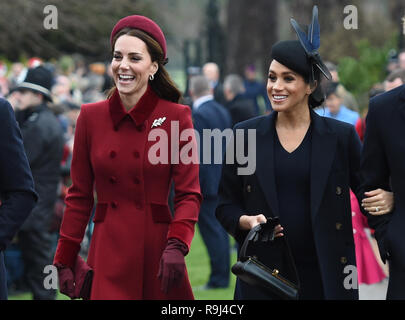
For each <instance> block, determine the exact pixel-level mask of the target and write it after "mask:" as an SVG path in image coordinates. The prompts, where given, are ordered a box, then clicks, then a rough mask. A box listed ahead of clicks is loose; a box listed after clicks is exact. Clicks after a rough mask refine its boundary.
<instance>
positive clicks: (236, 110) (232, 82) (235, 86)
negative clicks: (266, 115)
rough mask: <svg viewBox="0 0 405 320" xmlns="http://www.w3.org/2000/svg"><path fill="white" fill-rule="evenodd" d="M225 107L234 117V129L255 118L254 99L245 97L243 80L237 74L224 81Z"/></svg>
mask: <svg viewBox="0 0 405 320" xmlns="http://www.w3.org/2000/svg"><path fill="white" fill-rule="evenodd" d="M224 96H225V100H226V101H227V102H226V104H225V107H226V108H227V109H228V110H229V113H230V114H231V117H232V127H233V126H234V125H235V124H237V123H238V122H242V121H245V120H248V119H250V118H253V117H255V116H256V115H257V114H256V111H255V106H254V103H253V100H252V99H248V98H246V96H245V85H244V84H243V79H242V78H241V77H240V76H238V75H237V74H230V75H228V76H227V77H226V78H225V81H224Z"/></svg>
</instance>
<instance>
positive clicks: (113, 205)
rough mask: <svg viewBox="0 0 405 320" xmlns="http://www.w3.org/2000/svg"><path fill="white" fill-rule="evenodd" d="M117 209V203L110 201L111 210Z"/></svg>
mask: <svg viewBox="0 0 405 320" xmlns="http://www.w3.org/2000/svg"><path fill="white" fill-rule="evenodd" d="M117 207H118V203H117V202H116V201H111V208H113V209H116V208H117Z"/></svg>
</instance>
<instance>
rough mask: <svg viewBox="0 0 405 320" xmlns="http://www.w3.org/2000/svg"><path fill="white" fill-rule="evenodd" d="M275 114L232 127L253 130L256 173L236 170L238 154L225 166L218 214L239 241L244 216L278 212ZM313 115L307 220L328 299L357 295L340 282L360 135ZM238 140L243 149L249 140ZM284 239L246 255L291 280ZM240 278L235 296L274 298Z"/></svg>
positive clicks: (349, 256)
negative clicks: (243, 173)
mask: <svg viewBox="0 0 405 320" xmlns="http://www.w3.org/2000/svg"><path fill="white" fill-rule="evenodd" d="M276 114H277V113H276V112H272V113H271V114H270V115H268V116H262V117H257V118H254V119H251V120H247V121H245V122H242V123H240V124H238V125H236V126H235V128H234V129H235V130H237V129H244V130H245V132H246V131H247V130H246V129H256V150H257V153H256V170H255V172H254V174H252V175H245V176H242V175H238V174H237V171H236V170H237V169H238V167H240V166H239V165H238V164H237V161H236V159H235V164H226V163H224V165H223V171H222V177H221V182H220V186H219V205H218V207H217V211H216V215H217V218H218V219H219V221H220V222H221V224H222V225H223V227H224V228H225V229H226V230H227V231H228V232H229V233H230V234H231V235H232V236H233V237H234V238H235V239H236V240H237V241H238V243H239V244H242V242H243V240H244V238H245V236H246V234H247V232H245V231H241V230H240V229H239V218H240V217H241V216H242V215H245V214H248V215H258V214H264V215H265V216H270V217H271V216H273V217H274V216H279V209H278V204H277V193H276V192H277V190H276V182H275V174H274V170H275V169H276V168H274V132H275V130H274V126H275V119H276ZM311 118H312V147H311V148H312V150H311V173H310V181H311V182H310V183H311V199H310V203H311V223H312V228H313V232H314V241H315V247H316V252H317V256H318V261H319V268H320V272H321V277H322V282H323V287H324V295H325V298H326V299H357V298H358V290H356V289H349V290H347V289H346V288H345V287H344V282H345V278H346V277H347V276H348V273H345V272H344V271H345V268H346V266H349V265H352V266H355V265H356V259H355V250H354V240H353V227H352V215H351V207H350V192H349V191H350V190H349V189H350V188H351V189H352V190H353V191H354V192H355V193H356V194H360V179H359V167H360V152H361V144H360V140H359V138H358V136H357V133H356V131H355V129H354V127H353V126H352V125H349V124H346V123H343V122H340V121H336V120H334V119H329V118H324V117H321V116H319V115H317V114H316V113H315V112H312V111H311ZM236 143H237V144H238V143H240V141H237V142H236ZM242 143H243V144H244V147H245V150H247V139H245V141H243V142H242ZM235 145H236V144H235ZM235 148H237V146H235ZM228 150H229V149H228ZM227 152H228V151H227ZM286 232H288V231H287V230H286ZM285 239H286V238H284V239H283V238H277V239H276V240H275V241H274V242H273V243H272V244H271V245H263V244H261V245H257V246H255V247H253V248H251V252H249V254H250V255H256V256H258V257H259V258H260V259H261V260H262V261H263V262H264V263H265V264H267V265H269V266H271V267H273V268H274V267H275V268H278V269H279V270H280V271H281V272H282V274H284V275H285V276H286V277H287V278H289V279H291V280H293V279H294V274H293V271H292V269H291V268H290V267H289V265H287V264H286V261H288V260H287V258H286V250H283V248H284V246H283V241H284V240H285ZM287 241H288V239H287ZM346 271H347V270H346ZM238 282H239V283H237V288H239V289H241V290H240V291H239V293H238V292H236V295H235V298H242V299H271V298H272V297H271V296H269V295H266V293H264V292H262V291H260V290H258V289H257V288H255V287H252V286H250V285H247V284H246V283H243V282H241V281H239V280H238Z"/></svg>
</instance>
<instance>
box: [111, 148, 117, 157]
mask: <svg viewBox="0 0 405 320" xmlns="http://www.w3.org/2000/svg"><path fill="white" fill-rule="evenodd" d="M116 155H117V153H116V152H115V151H114V150H111V151H110V158H111V159H114V158H115V156H116Z"/></svg>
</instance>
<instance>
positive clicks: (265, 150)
mask: <svg viewBox="0 0 405 320" xmlns="http://www.w3.org/2000/svg"><path fill="white" fill-rule="evenodd" d="M276 114H277V113H276V112H272V113H271V114H270V115H268V116H267V117H265V118H264V121H262V122H261V123H260V125H259V127H258V128H257V144H256V146H257V147H260V150H257V153H256V155H257V156H256V176H257V178H258V180H259V183H260V186H261V189H262V191H263V193H264V194H265V197H266V200H267V203H268V205H269V207H270V209H271V210H272V212H273V215H274V216H278V215H279V212H278V200H277V192H276V179H275V176H274V125H275V118H276Z"/></svg>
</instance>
